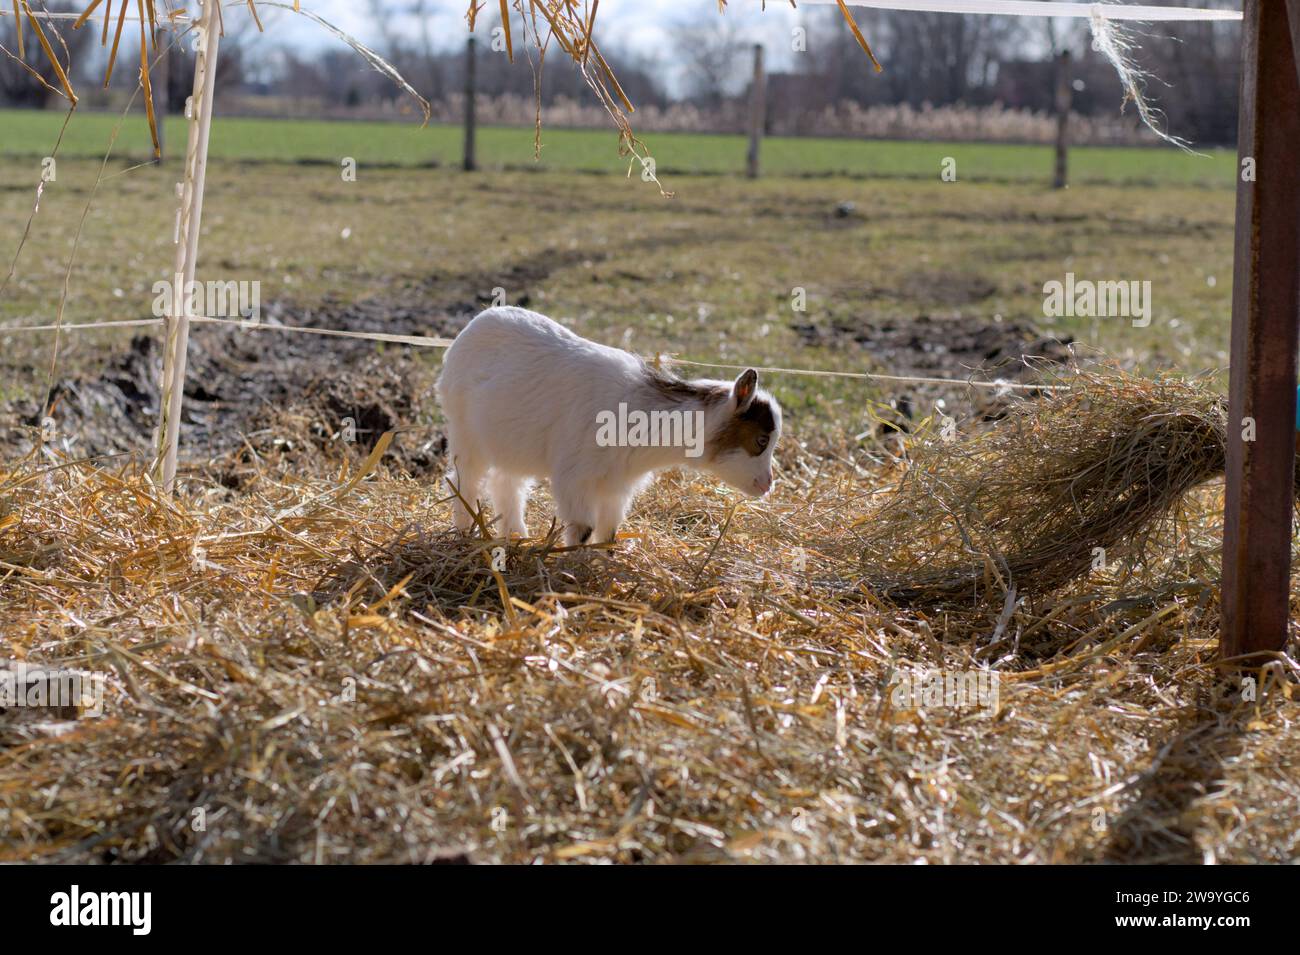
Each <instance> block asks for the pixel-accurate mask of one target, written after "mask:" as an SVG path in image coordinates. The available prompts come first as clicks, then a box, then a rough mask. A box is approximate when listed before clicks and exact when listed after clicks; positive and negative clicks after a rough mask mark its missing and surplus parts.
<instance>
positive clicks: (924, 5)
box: [803, 0, 1241, 23]
mask: <svg viewBox="0 0 1300 955" xmlns="http://www.w3.org/2000/svg"><path fill="white" fill-rule="evenodd" d="M803 2H804V3H806V4H819V5H827V6H835V5H836V4H837V2H838V0H803ZM844 2H845V3H846V4H847V5H848V6H850V7H869V8H871V9H873V10H897V11H900V12H910V13H985V14H993V15H996V16H1006V17H1074V18H1076V19H1082V20H1091V19H1092V18H1093V17H1094V16H1099V17H1102V18H1103V19H1106V20H1143V21H1146V22H1148V23H1155V22H1161V23H1175V22H1183V23H1189V22H1195V21H1206V20H1220V21H1225V20H1226V21H1231V20H1240V19H1241V11H1240V10H1206V9H1202V8H1198V7H1153V6H1149V5H1141V4H1132V3H1051V2H1050V0H844Z"/></svg>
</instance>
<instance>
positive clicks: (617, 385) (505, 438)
mask: <svg viewBox="0 0 1300 955" xmlns="http://www.w3.org/2000/svg"><path fill="white" fill-rule="evenodd" d="M438 400H439V402H440V403H441V404H442V409H443V412H444V414H445V415H446V418H447V454H448V459H449V460H450V461H451V462H452V466H453V467H454V473H452V472H451V471H450V470H449V472H448V475H447V481H448V483H449V484H451V486H452V488H453V489H454V490H455V491H457V492H458V497H457V499H455V500H454V501H453V503H452V514H453V521H454V523H455V526H456V527H457V529H459V530H462V531H467V530H469V529H470V527H471V526H472V524H473V517H472V515H471V513H470V510H469V509H468V508H467V507H466V504H467V503H468V504H469V505H470V506H471V507H475V508H477V506H478V501H479V494H480V487H481V486H482V485H483V483H484V481H486V484H487V494H488V497H489V498H490V499H491V503H492V506H493V508H494V510H495V511H496V514H497V516H498V517H499V518H500V520H501V526H500V528H499V532H500V533H501V534H502V536H504V537H507V538H508V537H510V536H511V535H519V536H526V534H527V527H526V525H525V523H524V506H525V504H526V503H527V501H528V491H529V488H530V487H531V485H532V482H533V481H534V480H536V479H538V478H549V479H550V482H551V491H552V493H553V494H554V496H555V505H556V512H557V517H558V518H559V520H560V522H561V523H562V524H563V525H564V535H565V537H564V539H565V543H566V544H569V545H574V544H585V543H588V542H604V541H612V540H613V539H614V535H615V532H616V531H617V530H618V526H619V525H620V524H621V523H623V519H624V518H625V517H626V516H627V511H628V507H629V506H630V505H631V503H632V500H633V498H635V497H636V495H637V494H638V493H639V492H640V491H641V490H643V489H644V488H645V487H646V485H647V484H649V483H650V481H651V480H652V479H653V476H654V474H655V472H656V471H660V470H663V469H664V468H670V467H675V466H678V465H687V466H689V467H693V468H697V469H699V470H701V471H703V472H705V473H706V474H711V475H713V476H714V477H716V478H719V479H720V480H722V481H725V482H726V483H727V484H730V485H731V486H732V487H734V488H736V489H737V490H739V491H743V492H744V493H746V494H749V495H753V496H756V497H758V496H762V495H763V494H766V493H767V492H768V490H769V489H770V488H771V486H772V450H773V448H775V447H776V441H777V438H778V437H780V434H781V406H780V405H778V404H777V403H776V399H775V398H773V397H772V396H771V395H769V394H768V393H767V392H765V391H761V390H759V388H758V373H757V372H755V371H754V370H753V369H752V368H751V369H748V370H747V371H745V372H743V373H742V374H741V375H740V377H739V378H737V379H736V380H735V382H734V383H728V382H724V381H709V380H700V381H683V380H681V379H678V378H674V377H672V376H670V375H667V374H664V373H663V372H660V371H658V370H656V369H654V368H651V367H650V366H648V365H647V364H646V363H645V362H644V361H642V360H641V359H640V358H638V357H637V356H635V355H632V354H630V353H628V352H625V351H622V350H620V349H618V348H609V347H607V346H605V345H598V344H596V343H595V342H592V341H588V340H587V339H585V338H580V337H578V336H577V335H575V334H573V332H571V331H569V330H568V329H567V328H565V327H563V326H562V325H559V324H557V323H555V322H553V321H551V320H550V319H549V318H547V317H546V316H544V315H538V314H537V313H536V312H530V311H527V310H525V309H522V308H513V307H509V306H505V307H498V308H489V309H488V310H487V311H485V312H482V313H480V314H479V315H478V316H477V317H476V318H475V319H474V320H473V321H472V322H470V323H469V324H468V325H467V326H465V330H464V331H462V332H461V333H460V335H459V336H457V338H456V341H455V343H453V344H452V346H451V348H450V349H449V350H448V351H447V357H446V361H445V362H444V364H443V370H442V375H441V376H440V377H439V378H438ZM462 499H463V500H462Z"/></svg>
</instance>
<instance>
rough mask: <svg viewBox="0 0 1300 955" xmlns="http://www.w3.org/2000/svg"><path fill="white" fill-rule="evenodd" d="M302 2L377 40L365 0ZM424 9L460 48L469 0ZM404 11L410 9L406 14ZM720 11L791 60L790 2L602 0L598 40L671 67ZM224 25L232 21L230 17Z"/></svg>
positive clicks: (410, 30)
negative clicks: (684, 37)
mask: <svg viewBox="0 0 1300 955" xmlns="http://www.w3.org/2000/svg"><path fill="white" fill-rule="evenodd" d="M285 2H287V0H285ZM382 3H383V6H384V8H385V9H387V10H389V11H391V12H392V13H391V16H392V17H393V20H392V22H393V23H394V25H395V32H397V33H398V34H399V35H403V34H404V35H408V36H411V37H414V38H418V37H419V36H420V35H421V34H420V30H421V25H420V24H419V22H418V20H417V19H416V18H415V17H414V16H412V15H410V13H409V11H410V9H411V6H412V4H411V2H410V0H382ZM302 5H303V7H304V8H305V9H309V10H311V11H312V12H313V13H316V14H317V15H318V16H320V17H322V18H323V19H325V20H328V21H329V22H331V23H332V24H334V25H335V26H337V27H338V28H339V29H341V30H343V31H344V32H346V33H349V34H351V35H352V36H354V37H356V38H357V39H358V40H360V41H361V42H363V43H366V44H368V45H377V44H380V43H381V38H380V36H379V33H378V31H377V30H376V29H375V26H374V21H373V18H372V17H371V15H370V9H371V5H370V3H369V2H368V0H302ZM427 6H428V7H429V8H430V9H431V10H432V11H433V15H432V17H431V18H430V22H429V30H430V34H431V36H432V38H433V43H434V45H435V46H436V47H439V48H444V49H445V48H452V47H459V46H460V45H461V43H462V42H463V41H464V38H465V37H466V36H468V27H467V25H466V22H465V12H466V10H467V8H468V0H429V3H428V4H427ZM258 9H259V10H260V11H261V16H262V19H263V22H264V24H265V25H266V27H267V40H268V41H269V42H274V43H278V44H287V45H292V46H294V47H297V48H299V49H312V50H316V49H321V48H325V47H329V46H331V45H341V44H340V41H338V40H337V39H335V38H334V37H332V36H330V35H329V34H328V33H327V32H326V31H324V30H323V29H321V28H320V27H319V26H318V25H317V24H315V23H312V22H311V21H309V20H307V19H306V18H305V17H300V16H296V15H295V14H294V13H293V12H292V11H289V10H280V9H275V8H271V7H267V6H265V5H264V4H259V7H258ZM495 9H496V4H494V3H490V2H484V8H483V11H482V12H481V13H480V17H482V18H484V19H483V20H480V25H479V31H480V32H481V31H482V30H483V22H484V20H488V18H492V19H491V22H495V18H494V17H493V16H492V15H493V13H494V12H495ZM403 11H407V12H406V13H405V14H403ZM228 16H229V17H230V18H231V20H233V19H234V18H235V17H240V18H244V17H246V14H244V13H242V12H241V11H239V10H238V8H234V9H233V10H232V11H231V12H230V13H229V14H228ZM723 16H725V17H726V18H727V20H728V21H730V24H731V25H733V26H734V27H736V28H738V29H741V30H744V31H754V33H755V34H757V35H760V36H761V37H762V38H763V39H765V40H767V41H768V47H769V49H768V56H769V61H768V62H769V68H770V69H781V68H782V67H783V66H787V65H788V64H787V63H785V62H783V61H784V60H786V59H788V56H787V55H786V51H787V50H788V48H789V41H788V38H789V37H790V31H791V29H792V28H793V27H794V26H796V25H798V23H799V22H800V14H799V13H798V12H797V11H795V10H793V9H791V7H790V4H789V3H788V2H787V0H767V9H766V10H763V9H762V6H761V3H760V0H729V2H728V4H727V11H726V13H725V14H719V13H718V12H717V4H716V0H601V3H600V7H599V12H598V15H597V21H596V22H597V30H596V38H597V41H598V42H601V43H602V44H603V45H604V46H605V47H607V48H608V47H611V46H612V47H615V48H617V49H619V50H621V51H629V52H632V53H634V54H639V55H644V56H646V57H652V58H657V59H659V60H661V61H665V62H667V63H668V64H669V65H670V66H671V64H672V62H673V59H674V57H673V46H674V43H675V42H676V36H677V30H676V29H675V28H678V27H679V26H680V24H682V23H683V22H686V21H690V22H698V23H699V24H700V26H701V27H703V28H708V27H709V26H710V24H711V23H713V22H715V21H716V22H717V23H718V28H719V29H720V28H721V27H722V25H723V24H722V23H721V18H722V17H723ZM516 18H517V14H516ZM227 23H228V25H229V24H230V20H228V21H227ZM381 52H382V50H381ZM670 77H671V71H670Z"/></svg>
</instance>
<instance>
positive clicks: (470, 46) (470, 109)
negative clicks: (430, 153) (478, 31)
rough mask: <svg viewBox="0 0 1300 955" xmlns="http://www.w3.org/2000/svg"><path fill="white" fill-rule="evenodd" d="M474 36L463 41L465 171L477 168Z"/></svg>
mask: <svg viewBox="0 0 1300 955" xmlns="http://www.w3.org/2000/svg"><path fill="white" fill-rule="evenodd" d="M474 52H475V51H474V38H473V37H470V38H469V39H468V40H466V41H465V171H466V172H473V171H474V170H475V169H477V168H478V157H477V156H476V155H475V148H474V145H475V144H474V134H475V132H476V129H475V126H476V125H477V121H478V117H477V116H476V115H475V110H474V106H475V103H474V97H475V95H476V93H475V88H474V87H475V75H474V72H475V65H474V59H475V57H474Z"/></svg>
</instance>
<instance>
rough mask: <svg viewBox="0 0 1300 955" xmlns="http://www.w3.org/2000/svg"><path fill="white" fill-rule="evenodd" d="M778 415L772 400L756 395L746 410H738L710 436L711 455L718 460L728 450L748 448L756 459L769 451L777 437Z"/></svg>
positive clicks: (709, 447) (746, 449) (747, 451)
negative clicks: (769, 446)
mask: <svg viewBox="0 0 1300 955" xmlns="http://www.w3.org/2000/svg"><path fill="white" fill-rule="evenodd" d="M776 428H777V424H776V415H775V413H773V411H772V403H771V401H769V400H768V399H767V398H766V397H765V396H763V395H754V396H753V397H752V398H750V400H749V404H748V406H747V407H746V408H745V409H744V410H743V411H738V412H737V413H736V414H733V415H732V416H731V417H730V418H728V419H727V421H726V423H725V424H723V426H722V427H721V428H719V429H718V430H717V432H716V433H715V434H714V435H713V436H712V438H710V440H709V442H708V455H709V457H710V458H711V459H716V458H718V457H721V456H722V455H724V454H726V453H727V452H728V451H734V450H737V449H740V450H744V452H745V453H746V454H748V455H749V456H750V457H751V458H756V457H758V456H759V455H760V454H762V453H763V452H764V451H766V450H767V448H768V445H769V444H771V442H772V441H773V440H774V439H775V437H776Z"/></svg>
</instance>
